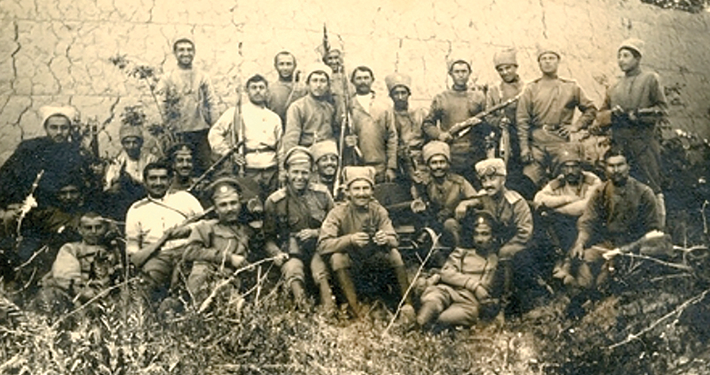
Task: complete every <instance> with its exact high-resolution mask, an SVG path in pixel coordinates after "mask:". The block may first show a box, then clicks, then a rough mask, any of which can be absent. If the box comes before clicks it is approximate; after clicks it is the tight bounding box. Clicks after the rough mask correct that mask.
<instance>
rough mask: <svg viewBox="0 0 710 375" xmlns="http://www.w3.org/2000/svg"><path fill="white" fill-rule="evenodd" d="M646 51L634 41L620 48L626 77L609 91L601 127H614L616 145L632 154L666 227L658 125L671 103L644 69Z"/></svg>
mask: <svg viewBox="0 0 710 375" xmlns="http://www.w3.org/2000/svg"><path fill="white" fill-rule="evenodd" d="M643 47H644V42H643V41H641V40H639V39H633V38H632V39H627V40H625V41H624V42H622V43H621V45H619V48H618V49H617V61H618V63H619V68H621V70H622V71H623V72H624V75H623V76H622V77H620V78H619V80H618V82H616V83H615V84H613V85H612V86H610V87H609V90H608V91H607V93H606V96H605V98H604V104H602V107H601V111H600V113H599V124H600V125H601V126H610V127H611V139H612V142H613V143H615V144H618V145H619V146H621V147H623V148H625V149H626V150H627V151H628V158H629V160H628V162H629V165H630V166H631V175H632V176H633V177H634V178H636V179H638V180H639V181H641V182H643V183H644V184H647V185H648V186H650V187H651V189H653V192H654V194H656V199H657V200H658V212H659V215H661V222H663V223H665V199H664V197H663V191H662V190H661V180H662V179H661V155H660V145H659V143H658V139H657V138H656V125H657V124H658V123H659V122H660V121H662V120H663V119H664V118H665V116H666V112H667V110H668V103H667V102H666V96H665V94H664V91H663V86H662V85H661V83H660V78H659V76H658V74H656V73H655V72H651V71H647V70H643V69H641V66H640V63H641V58H642V57H643V53H644V48H643Z"/></svg>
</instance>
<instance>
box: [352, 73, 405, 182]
mask: <svg viewBox="0 0 710 375" xmlns="http://www.w3.org/2000/svg"><path fill="white" fill-rule="evenodd" d="M350 80H351V82H352V83H353V85H354V86H355V96H354V97H353V101H352V103H351V105H352V120H353V124H352V130H353V134H349V135H347V136H346V137H345V145H346V146H347V147H353V148H354V147H358V148H359V149H360V151H361V152H362V158H361V160H360V163H361V164H363V165H367V166H372V167H374V168H375V182H376V183H381V182H392V181H394V179H395V177H396V176H397V172H396V171H397V130H396V129H395V127H394V117H393V116H392V111H391V110H390V107H391V106H392V105H391V104H390V103H387V102H384V101H382V100H379V99H377V98H375V92H374V91H372V83H373V82H374V81H375V74H374V73H373V72H372V69H370V68H368V67H366V66H358V67H357V68H355V69H354V70H353V73H352V76H351V79H350Z"/></svg>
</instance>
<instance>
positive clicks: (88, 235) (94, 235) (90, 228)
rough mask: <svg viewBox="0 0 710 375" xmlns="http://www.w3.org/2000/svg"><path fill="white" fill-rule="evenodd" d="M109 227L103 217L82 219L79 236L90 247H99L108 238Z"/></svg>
mask: <svg viewBox="0 0 710 375" xmlns="http://www.w3.org/2000/svg"><path fill="white" fill-rule="evenodd" d="M106 232H108V225H106V222H105V221H104V219H103V218H101V217H82V218H81V220H80V222H79V234H80V235H81V238H82V239H83V240H84V242H86V243H87V244H89V245H97V244H99V243H101V240H103V238H104V237H105V236H106Z"/></svg>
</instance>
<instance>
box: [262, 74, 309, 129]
mask: <svg viewBox="0 0 710 375" xmlns="http://www.w3.org/2000/svg"><path fill="white" fill-rule="evenodd" d="M306 95H308V92H307V91H306V90H305V89H303V88H299V87H298V84H297V83H294V82H290V81H282V80H280V79H278V80H276V81H274V82H271V83H270V84H269V101H268V104H267V107H269V109H270V110H272V111H274V112H275V113H276V114H277V115H279V117H280V118H281V123H282V126H284V127H285V126H286V111H287V110H288V107H289V106H290V105H291V104H292V103H293V102H295V101H296V100H298V99H300V98H302V97H304V96H306Z"/></svg>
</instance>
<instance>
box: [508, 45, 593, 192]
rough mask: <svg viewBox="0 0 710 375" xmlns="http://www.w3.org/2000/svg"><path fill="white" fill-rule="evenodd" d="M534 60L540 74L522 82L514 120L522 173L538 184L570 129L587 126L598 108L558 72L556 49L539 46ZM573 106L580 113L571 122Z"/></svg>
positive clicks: (551, 167) (550, 168)
mask: <svg viewBox="0 0 710 375" xmlns="http://www.w3.org/2000/svg"><path fill="white" fill-rule="evenodd" d="M537 60H538V64H539V66H540V71H541V72H542V77H540V78H538V79H536V80H534V81H533V82H530V83H528V84H527V85H526V86H525V89H524V90H523V94H522V96H521V97H520V101H519V102H518V108H517V111H516V120H517V127H518V137H519V138H520V154H521V158H522V162H523V163H524V164H525V167H524V169H523V173H524V174H525V175H526V176H527V177H528V178H529V179H530V180H531V181H532V183H534V184H535V186H537V187H540V186H542V185H543V184H544V183H545V182H546V181H547V180H548V179H549V178H550V177H551V174H552V172H553V171H554V168H555V165H556V164H557V158H558V154H559V151H560V148H561V147H563V146H564V144H566V143H567V142H568V141H569V135H570V133H576V132H579V131H580V130H582V129H585V128H587V127H588V126H589V125H590V124H591V123H592V121H593V120H594V116H595V114H596V110H597V109H596V107H595V106H594V103H593V102H592V101H591V100H590V99H589V98H588V97H587V96H586V94H585V93H584V91H583V90H582V88H581V87H580V86H579V84H577V82H575V81H573V80H569V79H566V78H561V77H559V76H558V75H557V68H558V66H559V63H560V53H559V50H557V49H556V48H552V47H550V46H540V48H539V49H538V55H537ZM575 108H578V109H579V111H580V112H582V115H581V116H580V117H579V119H578V120H577V121H576V122H575V123H572V118H573V116H574V110H575Z"/></svg>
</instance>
